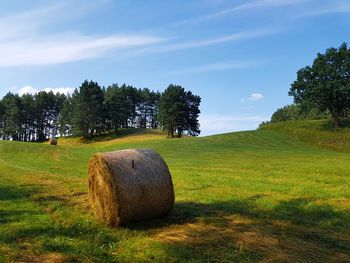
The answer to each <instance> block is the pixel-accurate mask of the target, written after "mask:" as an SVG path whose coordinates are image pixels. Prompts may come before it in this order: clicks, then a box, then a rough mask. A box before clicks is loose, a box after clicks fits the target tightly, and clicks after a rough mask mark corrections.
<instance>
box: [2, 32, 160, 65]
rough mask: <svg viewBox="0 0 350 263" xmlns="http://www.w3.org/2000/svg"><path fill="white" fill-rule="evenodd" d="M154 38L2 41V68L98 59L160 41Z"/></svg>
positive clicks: (49, 37)
mask: <svg viewBox="0 0 350 263" xmlns="http://www.w3.org/2000/svg"><path fill="white" fill-rule="evenodd" d="M161 41H162V39H161V38H157V37H151V36H133V35H131V36H108V37H98V36H83V35H80V36H78V35H75V36H74V37H73V36H72V37H69V36H63V35H55V36H47V37H37V38H36V39H27V40H23V41H15V40H13V41H0V57H1V60H0V67H12V66H27V65H48V64H59V63H65V62H72V61H79V60H84V59H89V58H96V57H99V56H101V55H104V54H106V53H107V51H109V52H110V51H111V50H118V49H128V48H134V47H140V46H146V45H150V44H155V43H159V42H161Z"/></svg>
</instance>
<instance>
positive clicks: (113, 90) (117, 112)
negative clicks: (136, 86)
mask: <svg viewBox="0 0 350 263" xmlns="http://www.w3.org/2000/svg"><path fill="white" fill-rule="evenodd" d="M104 104H105V107H106V115H107V116H106V118H107V123H108V125H107V127H110V128H112V129H113V130H114V132H115V133H118V128H119V127H120V126H122V125H123V123H124V124H125V123H127V120H128V118H129V117H130V116H131V115H132V102H131V100H130V99H129V98H128V96H127V93H126V90H125V89H121V88H119V87H118V85H117V84H113V85H111V86H109V87H108V88H107V90H106V92H105V97H104Z"/></svg>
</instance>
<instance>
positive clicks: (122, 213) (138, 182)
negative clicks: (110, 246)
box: [88, 149, 175, 226]
mask: <svg viewBox="0 0 350 263" xmlns="http://www.w3.org/2000/svg"><path fill="white" fill-rule="evenodd" d="M88 174H89V200H90V204H91V207H92V210H93V212H94V214H95V215H96V216H97V217H98V218H100V219H101V220H102V221H103V222H104V223H106V224H107V225H109V226H119V225H123V224H127V223H130V222H133V221H140V220H145V219H152V218H157V217H162V216H165V215H166V214H168V213H169V212H170V210H171V209H172V207H173V205H174V200H175V196H174V187H173V182H172V179H171V175H170V172H169V169H168V166H167V165H166V163H165V162H164V160H163V159H162V157H161V156H160V155H159V154H158V153H156V152H155V151H153V150H151V149H129V150H122V151H115V152H107V153H97V154H95V155H94V156H92V158H91V159H90V162H89V171H88Z"/></svg>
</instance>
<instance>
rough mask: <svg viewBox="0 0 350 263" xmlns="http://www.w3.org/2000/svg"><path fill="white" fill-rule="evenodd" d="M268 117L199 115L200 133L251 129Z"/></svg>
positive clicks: (209, 133)
mask: <svg viewBox="0 0 350 263" xmlns="http://www.w3.org/2000/svg"><path fill="white" fill-rule="evenodd" d="M268 119H269V118H268V117H264V116H260V115H220V114H208V115H201V116H200V117H199V123H200V125H201V126H200V128H201V130H202V134H201V135H211V134H218V133H224V132H233V131H243V130H253V129H256V128H257V127H258V125H259V124H260V123H261V122H263V121H267V120H268Z"/></svg>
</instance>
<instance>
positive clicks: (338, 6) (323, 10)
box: [295, 1, 350, 18]
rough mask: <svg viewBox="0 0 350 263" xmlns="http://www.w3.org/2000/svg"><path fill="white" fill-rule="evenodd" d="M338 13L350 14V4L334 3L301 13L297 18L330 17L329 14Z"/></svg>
mask: <svg viewBox="0 0 350 263" xmlns="http://www.w3.org/2000/svg"><path fill="white" fill-rule="evenodd" d="M336 13H350V2H349V1H347V2H341V3H334V2H332V3H331V5H327V6H322V5H321V6H317V7H316V8H313V9H312V10H310V11H305V12H303V13H300V14H298V15H296V16H295V17H297V18H298V17H312V16H321V15H328V14H336Z"/></svg>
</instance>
